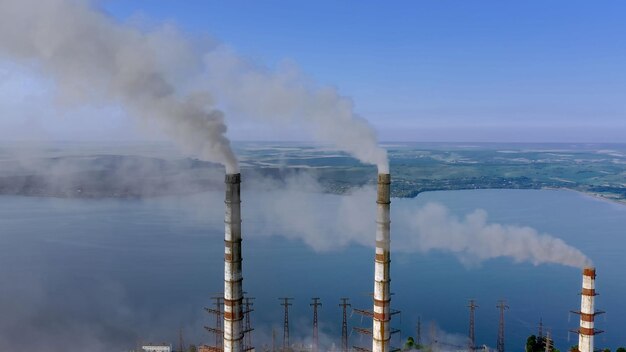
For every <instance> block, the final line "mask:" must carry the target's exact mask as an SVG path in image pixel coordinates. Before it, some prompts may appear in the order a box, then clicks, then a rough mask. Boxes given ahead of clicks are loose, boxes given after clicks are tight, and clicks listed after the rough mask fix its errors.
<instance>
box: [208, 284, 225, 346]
mask: <svg viewBox="0 0 626 352" xmlns="http://www.w3.org/2000/svg"><path fill="white" fill-rule="evenodd" d="M211 299H212V300H213V304H214V305H215V309H213V308H204V310H206V311H207V312H209V314H213V315H215V327H214V328H212V327H208V326H205V327H204V328H205V329H206V330H207V331H208V332H209V333H212V334H214V335H215V346H213V347H215V349H216V350H220V349H223V346H222V343H223V338H224V330H223V329H222V316H223V309H222V308H223V307H224V296H214V297H211Z"/></svg>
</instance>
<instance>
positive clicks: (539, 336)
mask: <svg viewBox="0 0 626 352" xmlns="http://www.w3.org/2000/svg"><path fill="white" fill-rule="evenodd" d="M537 337H538V338H539V339H541V338H543V318H539V333H538V334H537Z"/></svg>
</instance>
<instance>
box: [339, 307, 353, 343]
mask: <svg viewBox="0 0 626 352" xmlns="http://www.w3.org/2000/svg"><path fill="white" fill-rule="evenodd" d="M349 300H350V299H349V298H345V297H344V298H341V303H339V306H340V307H341V309H342V312H343V319H342V321H341V351H342V352H348V307H351V306H352V305H351V304H350V303H348V301H349Z"/></svg>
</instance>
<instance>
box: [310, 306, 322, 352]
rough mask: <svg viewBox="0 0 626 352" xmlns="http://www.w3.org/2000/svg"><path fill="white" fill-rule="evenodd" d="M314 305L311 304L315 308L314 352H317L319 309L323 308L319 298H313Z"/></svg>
mask: <svg viewBox="0 0 626 352" xmlns="http://www.w3.org/2000/svg"><path fill="white" fill-rule="evenodd" d="M311 299H312V300H313V303H311V304H310V306H311V307H313V352H317V351H318V349H319V334H318V330H317V307H319V306H321V305H322V303H320V298H319V297H313V298H311Z"/></svg>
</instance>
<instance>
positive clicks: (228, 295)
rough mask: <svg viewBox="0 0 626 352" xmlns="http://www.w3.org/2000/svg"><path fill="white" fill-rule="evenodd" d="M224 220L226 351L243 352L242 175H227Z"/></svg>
mask: <svg viewBox="0 0 626 352" xmlns="http://www.w3.org/2000/svg"><path fill="white" fill-rule="evenodd" d="M225 183H226V199H225V201H224V203H225V204H226V217H225V219H224V223H225V227H224V352H242V351H243V334H244V332H243V287H242V282H243V275H242V272H241V198H240V186H241V175H240V174H227V175H226V180H225Z"/></svg>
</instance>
